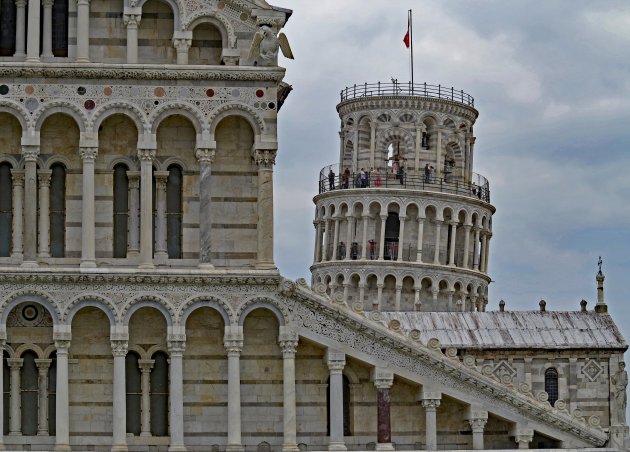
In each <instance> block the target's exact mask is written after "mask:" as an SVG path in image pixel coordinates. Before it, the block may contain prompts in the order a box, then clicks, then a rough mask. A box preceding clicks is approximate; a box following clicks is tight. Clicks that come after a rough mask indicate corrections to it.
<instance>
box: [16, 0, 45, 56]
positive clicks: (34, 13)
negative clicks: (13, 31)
mask: <svg viewBox="0 0 630 452" xmlns="http://www.w3.org/2000/svg"><path fill="white" fill-rule="evenodd" d="M39 14H40V1H39V0H29V2H28V30H27V35H28V39H27V41H26V61H27V62H29V63H39V20H40V16H39ZM18 32H19V31H18Z"/></svg>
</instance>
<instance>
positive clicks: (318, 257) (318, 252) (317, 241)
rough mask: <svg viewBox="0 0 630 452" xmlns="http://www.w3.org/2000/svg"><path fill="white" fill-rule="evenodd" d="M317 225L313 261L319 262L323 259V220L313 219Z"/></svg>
mask: <svg viewBox="0 0 630 452" xmlns="http://www.w3.org/2000/svg"><path fill="white" fill-rule="evenodd" d="M313 225H314V226H315V253H314V256H313V263H314V264H317V263H318V262H320V261H321V248H322V222H321V221H319V220H315V221H313Z"/></svg>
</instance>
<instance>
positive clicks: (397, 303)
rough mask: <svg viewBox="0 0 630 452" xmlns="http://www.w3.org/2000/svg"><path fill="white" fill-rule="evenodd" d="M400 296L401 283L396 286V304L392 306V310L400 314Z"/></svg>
mask: <svg viewBox="0 0 630 452" xmlns="http://www.w3.org/2000/svg"><path fill="white" fill-rule="evenodd" d="M401 295H402V283H401V284H400V285H399V284H396V304H395V305H394V308H395V310H396V312H400V297H401Z"/></svg>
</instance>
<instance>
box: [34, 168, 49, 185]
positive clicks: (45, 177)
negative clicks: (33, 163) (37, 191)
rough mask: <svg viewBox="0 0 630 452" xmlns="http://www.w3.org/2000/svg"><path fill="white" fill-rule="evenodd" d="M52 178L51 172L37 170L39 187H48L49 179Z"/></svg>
mask: <svg viewBox="0 0 630 452" xmlns="http://www.w3.org/2000/svg"><path fill="white" fill-rule="evenodd" d="M51 176H52V171H51V170H39V171H37V180H38V181H39V186H40V187H50V178H51Z"/></svg>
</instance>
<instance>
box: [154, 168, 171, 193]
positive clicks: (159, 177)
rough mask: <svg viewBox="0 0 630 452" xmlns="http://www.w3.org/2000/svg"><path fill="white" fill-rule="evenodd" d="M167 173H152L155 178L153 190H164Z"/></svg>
mask: <svg viewBox="0 0 630 452" xmlns="http://www.w3.org/2000/svg"><path fill="white" fill-rule="evenodd" d="M168 174H169V173H168V171H154V172H153V175H154V176H155V188H156V189H157V190H162V191H163V190H166V183H167V182H168Z"/></svg>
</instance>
